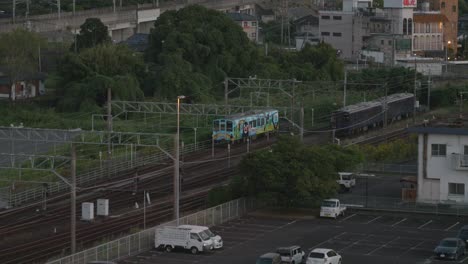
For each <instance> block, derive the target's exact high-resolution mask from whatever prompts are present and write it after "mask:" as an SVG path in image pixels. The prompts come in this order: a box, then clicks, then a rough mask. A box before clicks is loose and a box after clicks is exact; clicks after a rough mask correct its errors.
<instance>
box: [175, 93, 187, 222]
mask: <svg viewBox="0 0 468 264" xmlns="http://www.w3.org/2000/svg"><path fill="white" fill-rule="evenodd" d="M185 98H186V96H184V95H179V96H177V133H176V137H175V152H176V153H175V154H176V155H175V164H174V217H175V219H176V222H177V225H179V191H180V189H179V185H180V181H179V179H180V175H179V173H180V172H179V165H180V164H179V162H180V161H179V156H180V154H179V137H180V126H179V123H180V100H182V99H185Z"/></svg>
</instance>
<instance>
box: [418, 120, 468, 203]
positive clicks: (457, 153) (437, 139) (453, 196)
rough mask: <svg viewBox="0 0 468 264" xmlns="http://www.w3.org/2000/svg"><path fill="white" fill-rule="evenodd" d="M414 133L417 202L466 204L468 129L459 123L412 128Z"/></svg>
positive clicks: (467, 200)
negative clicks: (415, 139) (416, 136)
mask: <svg viewBox="0 0 468 264" xmlns="http://www.w3.org/2000/svg"><path fill="white" fill-rule="evenodd" d="M409 131H410V132H413V133H417V134H418V180H417V182H418V186H417V200H418V201H419V202H447V201H451V202H460V203H468V192H467V189H466V188H467V187H468V129H467V127H466V126H465V124H463V123H460V122H458V123H456V124H455V125H453V124H448V123H447V124H436V125H427V126H419V127H413V128H410V129H409Z"/></svg>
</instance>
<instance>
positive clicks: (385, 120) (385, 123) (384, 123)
mask: <svg viewBox="0 0 468 264" xmlns="http://www.w3.org/2000/svg"><path fill="white" fill-rule="evenodd" d="M384 86H385V103H384V120H383V128H384V130H385V129H386V128H387V119H388V117H387V112H388V111H387V110H388V109H387V108H388V107H387V102H388V101H387V94H388V87H387V83H385V84H384Z"/></svg>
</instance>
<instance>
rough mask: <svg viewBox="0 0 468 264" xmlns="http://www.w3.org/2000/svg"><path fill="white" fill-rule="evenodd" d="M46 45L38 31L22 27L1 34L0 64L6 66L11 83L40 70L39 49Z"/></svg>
mask: <svg viewBox="0 0 468 264" xmlns="http://www.w3.org/2000/svg"><path fill="white" fill-rule="evenodd" d="M45 45H46V42H45V40H44V39H42V38H41V37H40V36H39V35H38V34H37V33H34V32H29V31H27V30H24V29H20V28H18V29H15V30H14V31H12V32H9V33H2V34H0V65H2V66H3V67H5V69H6V72H5V73H6V75H7V76H8V77H9V79H10V84H14V83H16V82H17V81H19V80H20V78H21V77H23V76H25V75H28V74H31V73H34V72H38V71H39V65H38V56H39V49H40V47H42V48H45ZM11 96H12V95H11V91H10V98H11Z"/></svg>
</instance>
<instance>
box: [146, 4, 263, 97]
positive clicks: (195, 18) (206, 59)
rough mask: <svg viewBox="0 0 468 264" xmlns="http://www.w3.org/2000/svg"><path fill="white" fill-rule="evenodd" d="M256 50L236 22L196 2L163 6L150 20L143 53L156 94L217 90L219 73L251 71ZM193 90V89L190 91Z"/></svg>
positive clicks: (198, 94)
mask: <svg viewBox="0 0 468 264" xmlns="http://www.w3.org/2000/svg"><path fill="white" fill-rule="evenodd" d="M257 57H258V54H257V50H256V49H255V47H254V45H253V44H252V43H251V42H250V41H249V39H248V38H247V36H246V35H245V33H244V32H243V31H242V28H241V27H240V26H239V25H237V24H236V23H235V22H234V21H233V20H231V19H230V18H229V17H227V16H226V15H225V14H223V13H221V12H218V11H215V10H209V9H207V8H205V7H201V6H189V7H186V8H183V9H180V10H178V11H166V12H164V13H163V14H162V15H161V16H160V17H159V19H158V20H157V21H156V22H155V25H154V29H152V30H151V34H150V48H149V49H148V51H147V54H146V58H147V60H148V61H149V62H151V63H153V64H154V65H153V67H152V68H151V70H152V71H153V74H152V76H151V78H152V79H153V80H154V82H155V83H156V85H155V86H154V87H151V88H150V89H146V91H147V92H152V94H155V95H159V96H162V97H175V96H176V95H178V94H193V93H195V94H194V96H195V97H198V98H200V97H203V96H204V95H216V94H221V91H222V85H220V82H221V81H222V80H223V78H224V77H225V76H230V77H240V76H248V75H249V74H252V70H253V69H254V67H255V64H256V59H257ZM193 90H195V91H193Z"/></svg>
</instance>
